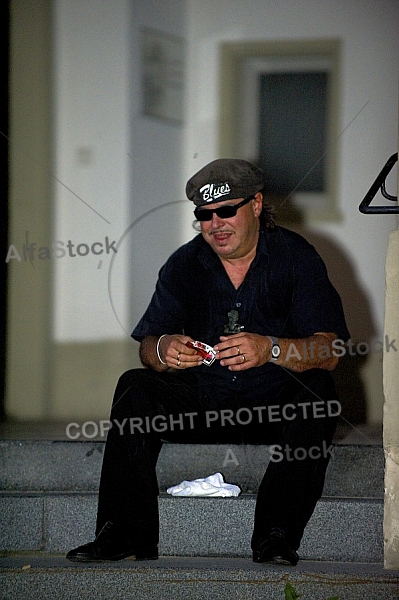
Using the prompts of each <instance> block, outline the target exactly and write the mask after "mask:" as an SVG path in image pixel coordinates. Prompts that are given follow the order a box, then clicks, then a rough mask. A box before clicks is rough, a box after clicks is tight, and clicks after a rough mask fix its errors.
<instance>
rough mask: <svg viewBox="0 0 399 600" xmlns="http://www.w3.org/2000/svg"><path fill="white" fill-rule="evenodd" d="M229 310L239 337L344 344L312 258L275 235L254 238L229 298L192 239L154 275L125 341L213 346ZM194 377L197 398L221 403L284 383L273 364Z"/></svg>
mask: <svg viewBox="0 0 399 600" xmlns="http://www.w3.org/2000/svg"><path fill="white" fill-rule="evenodd" d="M231 310H237V311H238V313H239V323H240V325H242V326H243V330H244V331H246V332H250V333H258V334H260V335H273V336H275V337H281V338H306V337H308V336H310V335H313V334H314V333H316V332H333V333H335V334H336V335H337V336H338V338H339V339H342V340H343V341H346V340H347V339H348V338H349V333H348V330H347V327H346V323H345V318H344V314H343V309H342V303H341V300H340V298H339V296H338V293H337V292H336V290H335V288H334V287H333V286H332V284H331V282H330V281H329V279H328V275H327V270H326V267H325V265H324V262H323V261H322V259H321V257H320V256H319V254H318V253H317V252H316V250H315V249H314V247H313V246H311V245H310V244H309V243H308V242H307V241H306V240H305V239H304V238H303V237H301V236H300V235H298V234H296V233H294V232H292V231H290V230H288V229H285V228H283V227H278V226H277V227H275V228H274V229H269V228H265V230H264V231H261V233H260V236H259V242H258V247H257V252H256V256H255V259H254V260H253V261H252V263H251V265H250V268H249V270H248V272H247V274H246V276H245V279H244V281H243V283H242V284H241V286H240V287H239V288H238V289H237V290H236V289H235V287H234V286H233V284H232V283H231V281H230V279H229V277H228V275H227V273H226V271H225V269H224V267H223V265H222V262H221V260H220V259H219V257H218V256H217V255H216V254H215V253H214V251H213V250H212V248H211V247H210V246H209V244H208V243H207V242H206V241H205V240H204V239H203V237H202V235H201V234H199V235H198V236H196V237H195V238H194V239H193V240H191V241H190V242H188V243H187V244H185V245H183V246H181V247H180V248H179V249H178V250H176V252H174V253H173V254H172V256H171V257H170V258H169V259H168V261H167V262H166V263H165V265H164V266H163V267H162V268H161V270H160V272H159V278H158V282H157V285H156V290H155V293H154V295H153V297H152V299H151V302H150V304H149V306H148V308H147V310H146V312H145V314H144V316H143V317H142V319H141V320H140V322H139V323H138V325H137V326H136V327H135V329H134V331H133V333H132V337H133V338H134V339H135V340H137V341H141V340H142V339H143V337H145V336H148V335H153V336H160V335H162V334H164V333H168V334H173V333H184V334H185V335H188V336H191V337H192V338H193V339H194V340H199V341H201V342H205V343H207V344H210V345H211V346H214V345H215V344H217V343H218V342H219V341H220V340H219V336H220V335H223V334H224V333H223V332H224V326H225V325H226V324H227V323H228V313H229V311H231ZM189 371H190V372H193V371H195V373H196V376H197V381H198V384H199V385H200V387H201V388H202V389H203V391H204V392H205V393H207V392H208V393H210V392H211V391H212V393H214V392H215V391H216V390H218V395H220V394H222V395H223V396H227V395H229V394H231V393H240V394H242V393H253V392H256V391H257V392H258V393H259V391H260V390H262V389H263V390H264V389H266V388H268V389H271V388H272V387H274V386H275V385H278V384H279V382H282V381H283V380H285V379H286V372H285V369H283V368H281V367H279V366H278V365H275V364H273V363H266V364H265V365H263V366H261V367H256V368H252V369H247V370H245V371H241V372H232V371H229V370H228V369H227V368H226V367H222V366H221V365H220V363H219V361H215V362H214V364H213V365H212V366H211V367H207V366H205V365H202V366H200V367H198V368H193V369H189Z"/></svg>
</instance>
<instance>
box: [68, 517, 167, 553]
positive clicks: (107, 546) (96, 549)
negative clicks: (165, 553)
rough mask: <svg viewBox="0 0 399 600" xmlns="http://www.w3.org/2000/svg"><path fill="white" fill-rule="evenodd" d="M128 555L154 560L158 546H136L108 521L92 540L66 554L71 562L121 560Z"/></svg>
mask: <svg viewBox="0 0 399 600" xmlns="http://www.w3.org/2000/svg"><path fill="white" fill-rule="evenodd" d="M128 556H132V557H133V556H134V557H135V558H136V560H155V559H157V558H158V547H157V546H150V547H148V548H137V546H135V544H134V543H133V542H131V541H130V540H126V539H123V537H122V536H121V532H120V530H119V529H118V528H116V527H115V525H114V524H113V523H111V522H110V521H108V522H107V523H106V524H105V525H104V527H103V528H102V529H101V531H100V533H99V534H98V535H97V537H96V539H95V540H94V542H89V543H88V544H84V545H83V546H78V548H74V549H73V550H70V552H68V554H67V555H66V557H67V559H68V560H71V561H73V562H103V561H106V560H122V559H123V558H127V557H128Z"/></svg>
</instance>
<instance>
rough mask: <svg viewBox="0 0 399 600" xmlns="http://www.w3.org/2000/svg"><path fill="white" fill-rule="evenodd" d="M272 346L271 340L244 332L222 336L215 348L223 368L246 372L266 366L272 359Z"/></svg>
mask: <svg viewBox="0 0 399 600" xmlns="http://www.w3.org/2000/svg"><path fill="white" fill-rule="evenodd" d="M271 346H272V342H271V340H270V338H268V337H265V336H263V335H259V334H257V333H246V332H245V331H242V332H240V333H234V334H232V335H222V336H220V342H219V343H218V344H216V346H214V348H215V350H216V351H217V355H216V358H217V359H218V360H220V364H221V365H222V366H223V367H228V368H229V369H230V371H245V370H246V369H251V368H252V367H260V366H261V365H264V364H265V363H266V362H267V361H268V360H269V358H270V350H271Z"/></svg>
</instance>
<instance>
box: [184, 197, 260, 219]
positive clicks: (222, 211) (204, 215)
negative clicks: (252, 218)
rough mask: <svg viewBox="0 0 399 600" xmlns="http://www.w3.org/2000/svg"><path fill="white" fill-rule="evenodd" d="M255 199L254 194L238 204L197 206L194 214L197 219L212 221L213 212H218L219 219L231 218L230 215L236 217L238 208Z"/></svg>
mask: <svg viewBox="0 0 399 600" xmlns="http://www.w3.org/2000/svg"><path fill="white" fill-rule="evenodd" d="M253 199H254V196H249V198H245V200H243V201H242V202H239V203H238V204H228V205H227V206H220V207H219V208H214V209H213V210H212V209H209V208H196V209H195V211H194V216H195V218H196V219H197V221H211V220H212V216H213V213H216V214H217V216H218V217H219V219H230V217H235V216H236V214H237V210H238V209H239V208H241V206H244V204H248V202H250V201H251V200H253Z"/></svg>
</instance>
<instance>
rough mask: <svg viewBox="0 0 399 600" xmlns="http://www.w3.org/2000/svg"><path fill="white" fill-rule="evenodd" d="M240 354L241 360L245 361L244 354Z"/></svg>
mask: <svg viewBox="0 0 399 600" xmlns="http://www.w3.org/2000/svg"><path fill="white" fill-rule="evenodd" d="M241 356H242V362H245V361H246V358H245V354H241Z"/></svg>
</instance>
